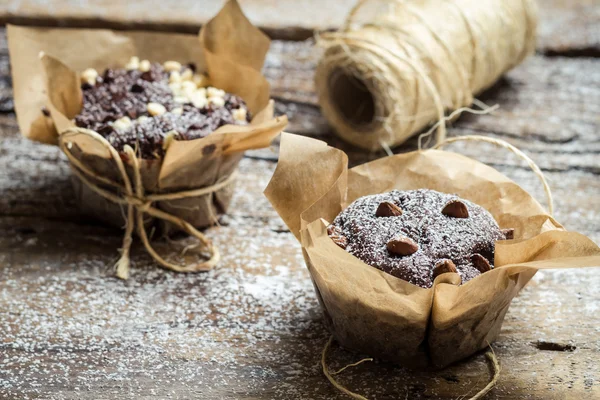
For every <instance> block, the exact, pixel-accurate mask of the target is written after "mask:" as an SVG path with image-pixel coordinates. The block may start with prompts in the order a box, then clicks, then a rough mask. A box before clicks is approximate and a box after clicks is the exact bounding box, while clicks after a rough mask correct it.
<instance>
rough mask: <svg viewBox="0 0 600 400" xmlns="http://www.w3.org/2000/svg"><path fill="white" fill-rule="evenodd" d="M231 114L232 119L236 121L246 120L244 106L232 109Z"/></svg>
mask: <svg viewBox="0 0 600 400" xmlns="http://www.w3.org/2000/svg"><path fill="white" fill-rule="evenodd" d="M232 114H233V119H235V120H236V121H240V122H246V116H247V114H248V112H247V110H246V109H245V108H237V109H235V110H233V112H232Z"/></svg>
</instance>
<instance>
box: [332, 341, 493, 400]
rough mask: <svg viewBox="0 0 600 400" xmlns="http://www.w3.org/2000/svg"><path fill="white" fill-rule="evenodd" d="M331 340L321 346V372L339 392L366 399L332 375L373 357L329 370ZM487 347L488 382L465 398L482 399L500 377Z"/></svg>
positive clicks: (354, 397)
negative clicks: (489, 375)
mask: <svg viewBox="0 0 600 400" xmlns="http://www.w3.org/2000/svg"><path fill="white" fill-rule="evenodd" d="M332 342H333V335H332V336H330V337H329V339H328V340H327V343H325V347H323V352H322V353H321V369H322V371H323V374H324V375H325V377H326V378H327V380H329V382H330V383H331V384H332V385H333V386H334V387H335V388H336V389H337V390H339V391H340V392H342V393H344V394H346V395H348V396H350V397H352V398H353V399H357V400H368V399H367V398H366V397H364V396H362V395H360V394H358V393H356V392H353V391H351V390H350V389H348V388H347V387H345V386H344V385H342V384H341V383H339V382H338V381H337V379H335V378H334V375H337V374H339V373H341V372H343V371H345V370H346V369H347V368H350V367H354V366H357V365H360V364H362V363H363V362H366V361H373V359H372V358H363V359H362V360H359V361H358V362H355V363H352V364H348V365H346V366H345V367H343V368H341V369H339V370H338V371H336V372H331V371H330V370H329V367H328V366H327V354H328V352H329V348H330V347H331V343H332ZM488 347H489V348H490V350H489V351H487V352H486V353H485V356H486V358H487V359H488V361H489V363H490V366H491V367H492V372H493V375H492V378H491V379H490V381H489V382H488V384H487V385H486V386H485V387H484V388H483V389H481V390H480V391H479V392H477V393H476V394H475V395H474V396H471V397H469V398H468V399H467V400H480V399H482V398H483V397H484V396H485V395H486V394H487V393H488V392H489V391H490V390H492V388H493V387H494V386H495V385H496V383H497V382H498V378H499V377H500V370H501V369H500V363H499V362H498V359H497V358H496V353H494V349H493V348H492V346H490V344H489V343H488ZM465 397H466V395H465V396H461V397H460V398H465Z"/></svg>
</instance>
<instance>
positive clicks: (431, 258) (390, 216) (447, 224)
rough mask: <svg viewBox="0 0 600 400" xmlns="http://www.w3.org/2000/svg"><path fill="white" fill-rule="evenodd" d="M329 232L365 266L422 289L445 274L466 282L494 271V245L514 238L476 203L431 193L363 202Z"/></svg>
mask: <svg viewBox="0 0 600 400" xmlns="http://www.w3.org/2000/svg"><path fill="white" fill-rule="evenodd" d="M327 231H328V234H329V236H330V237H331V239H332V240H333V241H334V242H335V243H336V244H337V245H338V246H340V247H342V248H343V249H345V250H346V251H348V252H349V253H351V254H352V255H354V256H356V257H357V258H359V259H360V260H362V261H364V262H365V263H366V264H369V265H371V266H373V267H375V268H378V269H380V270H382V271H384V272H387V273H389V274H391V275H394V276H396V277H398V278H400V279H403V280H406V281H408V282H410V283H412V284H415V285H418V286H421V287H424V288H429V287H431V286H432V284H433V281H434V280H435V278H436V277H437V276H438V275H441V274H443V273H446V272H456V273H458V274H459V275H460V277H461V279H462V282H463V283H465V282H467V281H469V280H470V279H473V278H474V277H476V276H478V275H480V274H482V273H485V272H487V271H489V270H491V269H492V268H494V265H493V262H494V243H495V241H497V240H505V239H512V237H513V230H512V229H504V230H503V229H500V228H499V227H498V224H497V223H496V221H495V220H494V218H493V217H492V215H491V214H490V213H489V212H488V211H486V210H485V209H484V208H482V207H480V206H478V205H477V204H474V203H472V202H470V201H468V200H463V199H460V198H459V197H457V196H455V195H450V194H446V193H440V192H436V191H434V190H428V189H419V190H408V191H400V190H392V191H391V192H388V193H382V194H377V195H372V196H364V197H361V198H359V199H357V200H356V201H354V202H353V203H352V204H350V206H348V208H346V209H345V210H344V211H342V212H341V213H340V214H339V215H338V216H337V217H336V218H335V220H334V221H333V223H332V224H331V225H330V226H329V227H328V230H327Z"/></svg>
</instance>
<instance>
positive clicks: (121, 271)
mask: <svg viewBox="0 0 600 400" xmlns="http://www.w3.org/2000/svg"><path fill="white" fill-rule="evenodd" d="M76 135H85V136H88V137H90V138H92V139H94V140H96V141H97V142H99V143H101V144H102V145H103V146H104V147H106V149H107V150H108V152H109V153H110V155H111V157H112V159H113V161H114V162H115V164H116V166H117V169H118V171H119V173H120V175H121V179H122V183H119V182H115V181H113V180H111V179H108V178H106V177H105V176H101V175H99V174H97V173H96V172H94V171H92V170H91V169H90V168H89V167H87V166H86V165H85V164H83V163H82V162H81V161H80V160H79V159H78V158H77V157H75V156H74V155H73V153H72V152H71V149H72V147H73V142H72V141H70V140H69V138H71V137H73V136H76ZM59 145H60V148H61V150H62V151H63V152H64V153H65V155H66V156H67V158H68V159H69V161H70V162H71V164H72V165H73V166H74V167H75V168H72V170H73V173H74V174H75V175H76V176H77V177H78V178H79V179H80V180H81V181H82V182H83V183H84V184H85V185H86V186H87V187H88V188H90V189H91V190H92V191H94V192H95V193H97V194H98V195H100V196H102V197H103V198H105V199H107V200H109V201H111V202H113V203H116V204H121V205H126V206H127V216H126V220H125V234H124V237H123V247H122V248H121V257H120V259H119V261H118V262H117V264H116V275H117V277H119V278H121V279H127V278H128V277H129V251H130V248H131V243H132V234H133V230H134V228H135V227H136V226H137V233H138V235H139V237H140V238H141V239H142V243H144V247H145V248H146V251H147V252H148V253H149V254H150V255H151V256H152V258H154V260H155V261H156V262H158V263H159V264H160V265H161V266H163V267H165V268H168V269H170V270H173V271H177V272H199V271H209V270H211V269H212V268H213V267H214V266H215V265H216V264H217V263H218V262H219V260H220V255H219V251H218V250H217V248H216V247H214V246H213V244H212V243H211V241H210V240H209V239H208V238H207V237H206V236H205V235H204V234H202V233H201V232H199V231H198V230H197V229H196V228H194V227H193V226H192V225H191V224H190V223H189V222H187V221H185V220H183V219H181V218H179V217H176V216H174V215H172V214H169V213H167V212H165V211H162V210H159V209H158V208H156V207H153V206H152V204H153V203H154V202H157V201H165V200H177V199H183V198H188V197H198V196H202V195H206V194H211V193H214V192H216V191H218V190H220V189H222V188H224V187H226V186H227V185H229V184H230V183H231V182H233V180H234V179H235V178H236V176H237V171H236V172H233V173H232V174H231V175H229V176H228V177H227V178H226V179H224V180H223V181H221V182H218V183H216V184H214V185H211V186H207V187H203V188H200V189H193V190H185V191H181V192H173V193H164V194H146V193H144V186H143V184H142V175H141V171H140V165H139V160H138V158H137V156H136V154H135V151H134V150H133V149H132V148H131V147H130V146H125V148H124V150H123V151H124V153H125V154H127V156H128V157H129V160H130V161H131V166H132V169H133V175H134V184H133V185H132V182H131V180H130V179H129V176H128V175H127V172H126V170H125V165H124V164H123V161H122V160H121V157H120V155H119V153H118V152H117V150H116V149H115V148H114V147H113V146H112V145H111V144H110V143H109V142H108V141H107V140H106V139H105V138H103V137H102V136H101V135H100V134H98V133H96V132H94V131H92V130H89V129H83V128H76V127H73V128H69V129H67V130H66V131H65V132H63V133H62V134H61V135H60V138H59ZM101 185H105V186H110V187H112V188H114V189H116V191H111V190H107V189H105V188H103V187H102V186H101ZM144 214H147V215H150V216H152V217H155V218H159V219H162V220H164V221H167V222H170V223H172V224H174V225H176V226H177V227H179V228H180V229H182V230H183V231H185V232H187V233H188V234H190V235H191V236H194V237H195V238H197V239H198V240H199V241H200V243H201V244H202V245H203V246H204V247H205V249H206V251H207V253H208V254H209V258H208V260H205V261H202V262H199V263H196V264H188V265H178V264H173V263H171V262H169V261H167V260H165V259H164V258H163V257H161V256H160V255H159V254H158V253H157V252H156V251H155V250H154V248H152V246H151V244H150V241H149V239H148V236H147V234H146V229H145V228H144Z"/></svg>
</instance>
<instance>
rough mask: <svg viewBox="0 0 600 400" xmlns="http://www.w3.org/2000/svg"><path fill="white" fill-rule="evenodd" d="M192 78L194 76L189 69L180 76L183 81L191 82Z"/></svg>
mask: <svg viewBox="0 0 600 400" xmlns="http://www.w3.org/2000/svg"><path fill="white" fill-rule="evenodd" d="M193 76H194V73H193V72H192V70H191V69H189V68H188V69H186V70H185V71H183V73H182V74H181V79H183V80H184V81H191V80H192V78H193Z"/></svg>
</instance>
